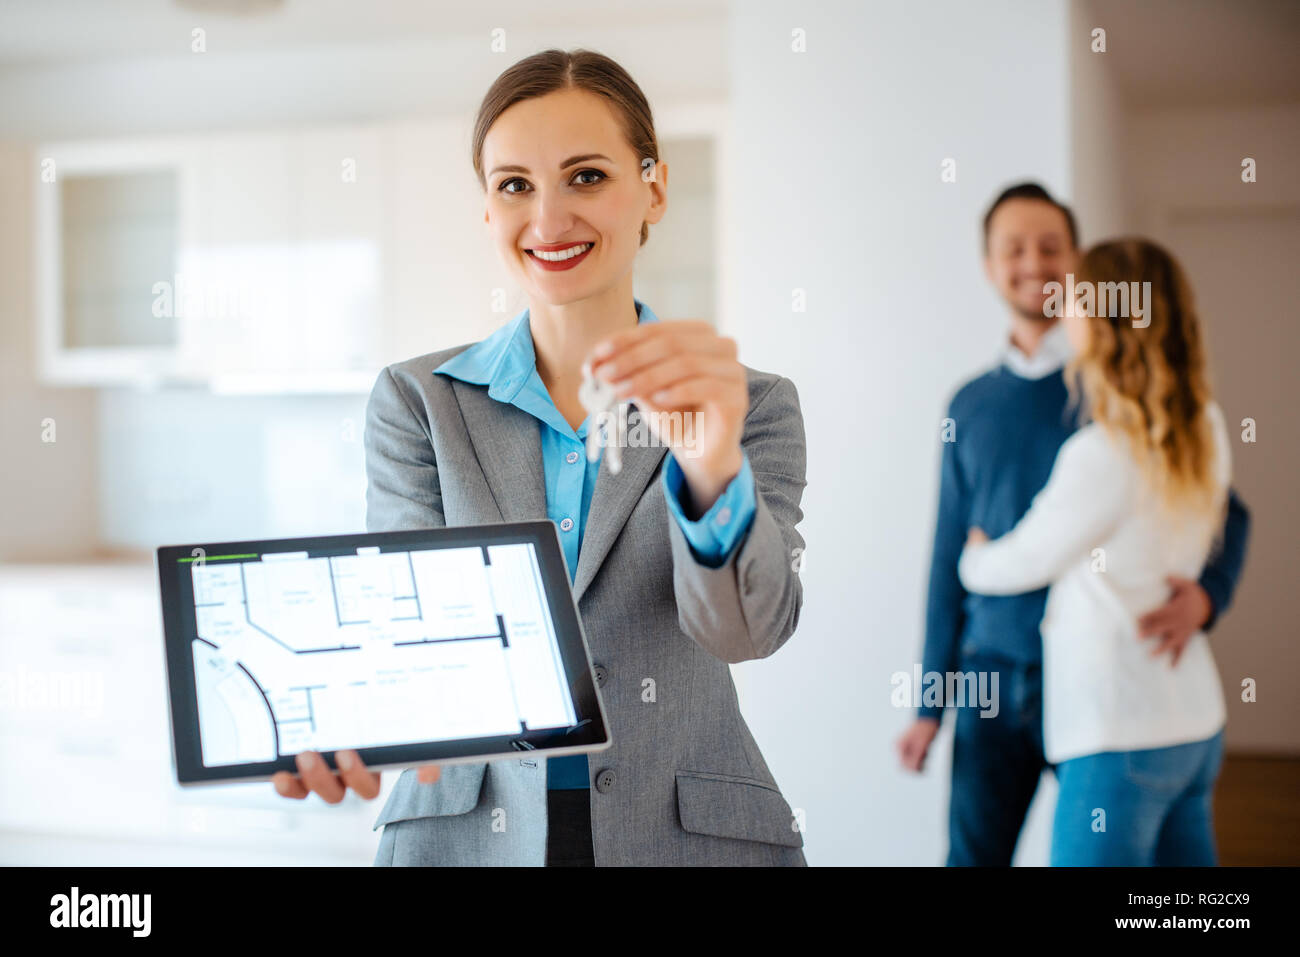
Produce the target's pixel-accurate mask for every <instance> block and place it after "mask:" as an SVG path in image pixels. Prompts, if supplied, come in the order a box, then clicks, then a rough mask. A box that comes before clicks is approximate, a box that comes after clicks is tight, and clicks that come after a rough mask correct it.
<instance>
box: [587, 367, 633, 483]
mask: <svg viewBox="0 0 1300 957" xmlns="http://www.w3.org/2000/svg"><path fill="white" fill-rule="evenodd" d="M584 371H585V370H584ZM578 401H579V402H581V403H582V407H583V408H584V409H586V410H587V412H589V413H590V414H591V417H592V418H591V422H590V424H589V425H588V426H587V428H588V431H587V461H588V462H594V461H596V459H598V458H600V427H601V425H602V424H603V425H604V426H605V436H606V439H607V441H606V443H605V447H606V449H607V451H606V453H605V457H606V459H607V461H606V463H605V464H606V465H607V466H608V467H609V471H610V474H611V475H617V474H618V473H619V472H620V471H621V470H622V468H623V455H622V443H623V441H624V437H623V431H622V425H623V422H622V419H623V416H622V415H621V414H620V413H621V412H622V409H621V408H620V406H621V405H623V403H620V402H619V401H618V395H617V394H616V393H615V392H614V387H613V386H612V385H610V384H609V383H608V382H606V381H605V380H604V379H600V378H597V377H596V376H595V375H593V374H592V373H591V372H589V371H586V372H585V376H584V378H583V380H582V385H581V386H579V387H578Z"/></svg>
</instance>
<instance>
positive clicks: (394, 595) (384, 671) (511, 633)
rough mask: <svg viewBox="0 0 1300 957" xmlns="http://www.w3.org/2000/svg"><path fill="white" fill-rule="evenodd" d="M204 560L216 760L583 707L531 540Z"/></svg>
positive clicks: (201, 664) (558, 720)
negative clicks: (564, 661)
mask: <svg viewBox="0 0 1300 957" xmlns="http://www.w3.org/2000/svg"><path fill="white" fill-rule="evenodd" d="M190 575H191V581H192V584H193V590H194V615H195V626H196V631H195V635H196V639H195V641H194V643H193V647H194V667H195V677H196V682H195V683H196V691H197V694H198V705H199V716H200V735H201V744H202V748H203V756H204V763H205V764H207V765H209V766H216V765H220V764H237V763H257V762H262V761H271V760H275V759H276V758H278V757H280V756H283V755H289V754H296V753H299V752H301V751H304V750H321V751H329V750H335V749H337V748H340V747H349V748H351V747H378V746H384V745H391V744H399V743H409V742H415V741H428V740H444V739H455V738H464V737H493V736H510V735H518V734H520V733H522V732H523V731H524V730H528V729H535V728H552V727H569V726H571V725H572V724H573V722H574V716H575V712H574V707H573V702H572V700H571V697H570V694H569V690H568V681H567V678H566V676H565V674H564V670H563V668H562V666H561V664H560V657H559V648H558V644H557V641H556V636H555V629H554V624H553V622H552V621H551V620H550V612H549V608H548V606H547V603H546V596H545V592H544V591H543V590H542V586H541V577H540V569H539V567H538V565H537V557H536V554H535V553H534V551H533V546H532V545H530V544H527V543H519V544H506V545H499V546H471V547H460V548H441V549H438V548H430V549H423V550H421V549H413V550H409V551H399V552H380V551H372V550H369V549H367V550H359V551H358V552H357V553H356V554H346V555H338V554H334V555H325V556H316V557H312V556H310V555H309V554H307V553H305V552H303V553H293V554H291V555H281V556H276V557H274V558H271V557H267V556H263V557H261V558H260V559H259V560H246V561H239V562H221V563H216V562H208V563H205V564H204V565H202V566H200V565H194V566H191V568H190ZM335 652H348V654H335Z"/></svg>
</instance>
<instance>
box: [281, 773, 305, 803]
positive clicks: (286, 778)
mask: <svg viewBox="0 0 1300 957" xmlns="http://www.w3.org/2000/svg"><path fill="white" fill-rule="evenodd" d="M271 783H272V784H274V785H275V789H276V791H278V792H279V793H280V795H281V796H282V797H287V798H293V799H294V800H297V801H301V800H302V799H303V798H305V797H306V796H307V795H308V794H310V793H311V792H310V791H308V790H307V789H306V788H305V787H303V785H302V781H301V780H300V779H299V778H298V777H297V775H294V774H290V773H289V772H288V771H276V772H275V773H274V774H272V775H271Z"/></svg>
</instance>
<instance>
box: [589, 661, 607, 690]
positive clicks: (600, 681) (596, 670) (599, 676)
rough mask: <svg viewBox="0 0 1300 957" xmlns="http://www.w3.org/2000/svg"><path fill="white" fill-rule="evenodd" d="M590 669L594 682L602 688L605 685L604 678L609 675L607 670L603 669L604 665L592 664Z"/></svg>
mask: <svg viewBox="0 0 1300 957" xmlns="http://www.w3.org/2000/svg"><path fill="white" fill-rule="evenodd" d="M591 671H592V674H594V675H595V676H596V684H597V685H599V686H600V687H602V688H603V687H605V679H606V678H607V677H608V676H609V672H608V671H606V670H605V666H604V665H592V666H591Z"/></svg>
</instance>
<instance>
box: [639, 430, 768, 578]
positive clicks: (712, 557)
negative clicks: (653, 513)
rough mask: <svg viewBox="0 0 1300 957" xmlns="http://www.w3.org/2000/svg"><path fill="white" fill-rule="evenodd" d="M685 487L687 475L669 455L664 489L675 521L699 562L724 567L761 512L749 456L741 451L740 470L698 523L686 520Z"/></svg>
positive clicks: (670, 454) (714, 566)
mask: <svg viewBox="0 0 1300 957" xmlns="http://www.w3.org/2000/svg"><path fill="white" fill-rule="evenodd" d="M685 486H686V476H685V475H684V474H683V473H682V468H681V466H680V465H678V464H677V459H676V458H674V457H673V454H672V453H671V452H669V453H668V462H667V463H666V464H665V465H664V471H663V487H664V496H665V497H666V498H667V499H668V511H669V513H670V514H671V515H672V520H673V521H675V522H676V523H677V525H678V526H679V527H680V528H681V530H682V534H683V535H684V536H686V541H687V544H689V545H690V546H691V553H692V554H693V555H694V556H695V560H696V561H698V562H699V563H700V564H701V565H706V566H708V567H709V568H721V567H722V566H723V565H725V564H726V563H727V559H728V558H730V557H731V552H732V550H733V549H735V547H736V545H737V544H738V543H739V542H740V540H741V539H742V538H744V537H745V533H746V532H747V531H749V526H750V525H751V524H752V522H753V520H754V514H755V512H756V511H757V510H758V503H757V499H756V497H755V494H756V493H755V490H754V471H753V469H752V468H751V467H750V465H749V456H748V455H746V454H745V452H744V450H743V449H742V450H741V465H740V471H739V472H737V473H736V477H735V478H733V479H732V480H731V482H730V483H728V485H727V487H726V488H725V489H723V490H722V494H721V495H719V496H718V500H717V501H716V502H714V503H713V505H712V506H711V507H710V508H709V510H708V511H707V512H705V513H704V514H703V515H701V516H700V517H699V518H698V519H697V520H695V521H691V520H690V519H689V518H687V517H686V511H685V508H684V506H683V504H682V501H681V496H682V493H683V491H684V490H685Z"/></svg>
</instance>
